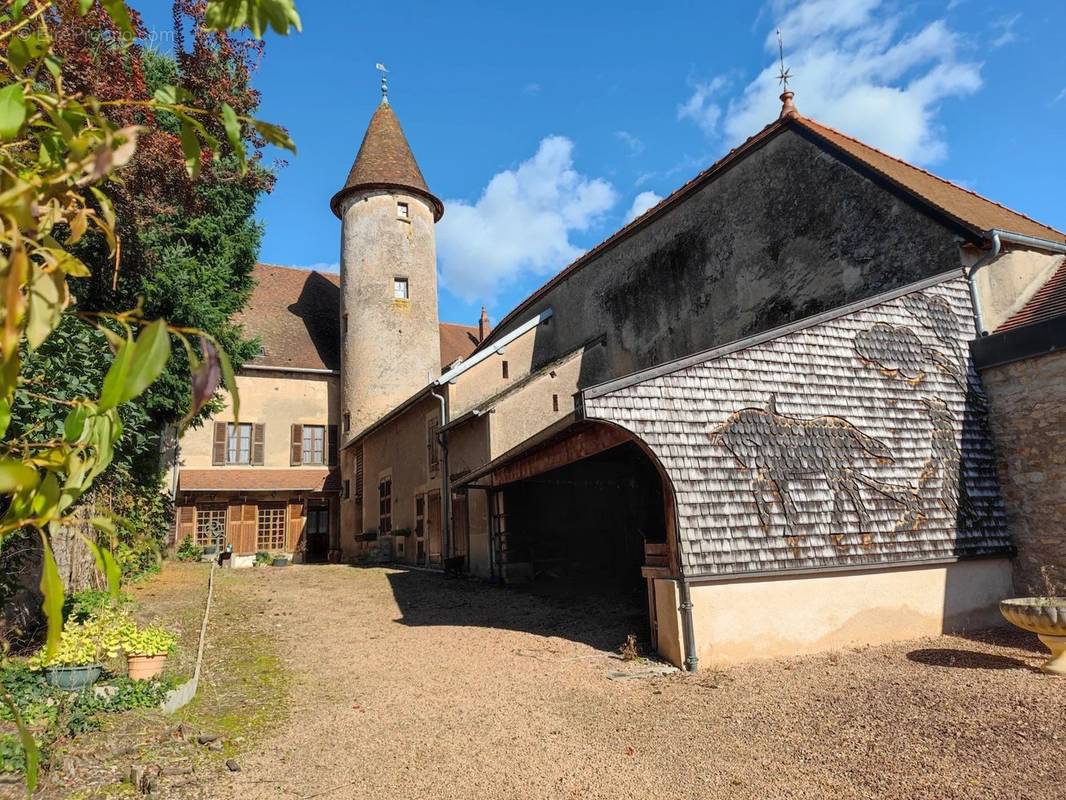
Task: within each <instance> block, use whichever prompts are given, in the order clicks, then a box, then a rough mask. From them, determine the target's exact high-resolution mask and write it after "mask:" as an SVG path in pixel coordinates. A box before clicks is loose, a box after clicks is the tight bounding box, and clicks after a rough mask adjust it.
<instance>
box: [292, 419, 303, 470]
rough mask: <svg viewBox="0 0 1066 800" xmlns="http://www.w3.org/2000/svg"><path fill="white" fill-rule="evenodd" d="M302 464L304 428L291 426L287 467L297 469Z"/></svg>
mask: <svg viewBox="0 0 1066 800" xmlns="http://www.w3.org/2000/svg"><path fill="white" fill-rule="evenodd" d="M303 463H304V426H303V425H293V426H292V441H291V443H290V446H289V466H292V467H298V466H300V465H301V464H303Z"/></svg>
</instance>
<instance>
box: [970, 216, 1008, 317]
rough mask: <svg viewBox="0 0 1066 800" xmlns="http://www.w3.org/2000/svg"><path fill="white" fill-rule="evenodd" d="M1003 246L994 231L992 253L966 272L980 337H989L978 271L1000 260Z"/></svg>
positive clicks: (996, 232)
mask: <svg viewBox="0 0 1066 800" xmlns="http://www.w3.org/2000/svg"><path fill="white" fill-rule="evenodd" d="M1002 246H1003V245H1002V242H1001V241H1000V238H999V232H998V231H992V252H991V253H989V254H988V255H987V256H985V257H984V258H982V259H980V260H979V261H978V262H977V263H976V264H974V265H973V266H972V267H970V268H969V269H968V270H966V283H967V284H968V285H969V287H970V302H971V303H972V304H973V326H974V328H975V329H976V330H977V335H978V336H988V331H986V330H985V321H984V315H983V314H982V313H981V295H980V293H979V292H978V291H977V270H979V269H981V267H983V266H985V265H986V264H990V263H991V262H992V261H994V260H995V259H996V258H998V257H999V251H1000V249H1001V248H1002Z"/></svg>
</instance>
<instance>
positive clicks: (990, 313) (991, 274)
mask: <svg viewBox="0 0 1066 800" xmlns="http://www.w3.org/2000/svg"><path fill="white" fill-rule="evenodd" d="M1062 260H1063V256H1061V255H1052V254H1049V253H1041V252H1038V251H1036V250H1020V249H1014V248H1011V249H1006V250H1004V251H1003V252H1002V253H1001V254H1000V255H999V257H998V258H997V259H996V260H995V261H992V262H990V263H988V264H986V265H985V266H983V267H981V269H979V270H978V271H977V276H976V278H975V279H974V283H975V285H976V287H977V291H978V296H979V297H980V298H981V313H982V316H983V318H984V327H985V330H988V331H994V330H995V329H996V328H998V327H999V326H1000V325H1002V324H1003V323H1004V322H1006V321H1007V319H1008V318H1009V317H1011V316H1012V315H1013V314H1014V313H1015V312H1016V311H1018V310H1019V309H1020V308H1021V307H1022V306H1024V305H1025V304H1026V303H1028V302H1029V300H1030V298H1032V296H1033V295H1034V294H1036V292H1037V291H1038V290H1039V289H1040V287H1041V286H1043V285H1044V284H1045V283H1046V282H1047V279H1048V278H1049V277H1051V275H1052V273H1054V272H1055V270H1056V269H1058V268H1059V266H1060V265H1061V264H1062Z"/></svg>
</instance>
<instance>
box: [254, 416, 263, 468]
mask: <svg viewBox="0 0 1066 800" xmlns="http://www.w3.org/2000/svg"><path fill="white" fill-rule="evenodd" d="M265 442H266V425H264V424H263V423H262V422H257V423H255V425H253V426H252V464H253V465H255V466H257V467H261V466H263V450H264V443H265Z"/></svg>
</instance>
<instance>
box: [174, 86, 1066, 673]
mask: <svg viewBox="0 0 1066 800" xmlns="http://www.w3.org/2000/svg"><path fill="white" fill-rule="evenodd" d="M782 100H783V102H784V105H783V107H782V112H781V115H780V117H779V118H778V119H777V120H774V121H773V122H771V123H770V124H769V125H767V126H766V127H765V128H764V129H763V130H761V131H759V132H758V133H756V134H755V135H754V136H752V137H751V138H750V139H748V140H747V141H746V142H744V143H743V144H742V145H740V146H739V147H737V148H736V149H734V150H733V151H731V152H730V153H729V154H727V155H726V156H725V157H724V158H723V159H721V160H720V161H718V162H717V163H715V164H713V165H712V166H710V167H709V168H708V169H706V170H705V171H703V172H701V173H700V174H699V175H697V176H695V177H694V178H693V179H692V180H690V181H689V182H688V183H686V184H685V185H684V186H682V187H681V188H679V189H678V190H677V191H675V192H674V193H673V194H671V195H670V196H668V197H667V198H665V199H664V200H663V201H662V202H660V203H659V204H658V205H657V206H655V207H654V208H652V209H650V210H649V211H647V212H646V213H645V214H643V215H642V216H640V217H638V218H637V219H635V220H634V221H632V222H631V223H629V224H628V225H626V226H625V227H623V228H622V229H621V230H619V231H618V232H617V233H615V234H614V235H612V236H611V237H610V238H608V239H607V240H606V241H604V242H603V243H601V244H599V245H597V246H596V247H594V248H592V249H591V250H590V251H588V252H587V253H585V254H584V255H582V256H581V257H580V258H578V259H577V260H576V261H575V262H574V263H572V264H570V265H569V266H567V267H565V268H564V269H562V270H561V271H560V272H559V273H558V274H556V275H555V276H554V277H552V278H551V279H550V280H549V281H548V282H547V283H546V284H545V285H544V286H542V287H540V288H539V289H537V290H536V291H535V292H533V293H532V294H531V295H530V296H529V297H527V298H526V299H525V300H523V301H522V302H521V303H519V304H518V305H517V307H515V308H514V309H512V310H511V311H510V312H508V313H507V314H506V315H504V316H503V318H502V319H501V320H500V321H499V323H498V324H497V325H496V327H495V328H493V329H491V330H489V328H488V325H487V320H486V319H484V318H483V320H482V323H481V325H480V326H479V329H478V331H477V333H476V334H474V333H473V331H471V333H470V338H471V340H472V342H473V346H472V347H470V348H469V350H468V352H464V353H462V354H460V355H459V357H458V358H456V359H451V358H446V357H445V356H444V354H443V353H442V345H443V341H444V338H443V334H442V331H443V329H442V328H440V327H439V326H438V321H437V286H436V256H435V244H434V233H433V226H434V224H435V222H436V221H438V220H439V219H440V218H441V215H442V214H443V213H444V212H445V209H444V206H443V204H442V203H441V202H440V200H439V199H437V197H436V196H435V195H433V194H432V192H430V190H429V188H428V186H427V184H426V182H425V179H424V177H423V175H422V172H421V170H420V169H419V167H418V165H417V163H416V162H415V159H414V157H413V155H412V153H411V150H410V147H409V145H408V142H407V140H406V138H405V136H404V134H403V131H402V129H401V127H400V124H399V121H398V119H397V117H396V115H395V113H394V111H393V109H392V107H391V106H390V105H389V104H388V101H387V100H385V99H383V101H382V104H381V105H380V106H379V107H378V109H377V111H376V112H375V114H374V116H373V118H372V120H371V122H370V125H369V127H368V130H367V132H366V135H365V137H364V139H363V142H362V145H361V147H360V149H359V153H358V155H357V157H356V159H355V163H354V164H353V167H352V169H351V171H350V173H349V175H348V179H347V181H346V182H345V184H344V186H343V188H342V189H341V190H340V191H339V192H338V193H337V194H336V195H335V196H334V198H333V200H332V202H331V203H330V206H331V208H332V210H333V212H334V213H335V214H336V215H337V216H338V218H339V219H340V220H341V229H342V234H341V236H342V241H341V274H340V308H339V309H337V312H336V313H337V315H338V318H339V362H340V364H339V376H337V377H336V378H335V380H336V381H337V383H338V386H339V388H337V389H336V390H335V391H336V396H337V397H338V400H337V403H338V409H337V411H338V413H339V419H340V429H339V432H338V440H337V441H338V451H339V452H338V458H339V473H338V474H337V480H338V481H339V486H338V488H339V500H338V505H339V525H338V527H337V528H336V537H335V538H333V539H331V545H330V546H331V547H332V548H334V549H335V550H336V551H338V552H339V553H340V554H341V556H342V557H344V558H345V559H348V560H353V561H357V562H358V561H379V562H382V561H387V562H396V563H400V564H409V565H412V566H425V567H436V568H441V567H445V566H446V567H449V568H451V569H454V570H458V571H465V572H468V573H470V574H472V575H475V576H478V577H481V578H484V579H488V580H493V581H500V582H504V583H515V582H523V583H532V584H533V587H534V588H537V587H542V588H543V589H544V590H545V591H562V592H566V593H568V594H570V595H572V596H577V597H596V598H599V599H605V598H606V599H607V602H608V607H610V603H614V604H615V607H617V608H618V609H619V613H621V612H622V610H623V609H632V608H633V607H636V608H639V609H640V610H641V612H640V613H641V614H642V615H643V617H644V619H645V621H646V623H647V632H648V634H649V636H650V639H651V642H652V643H653V645H654V646H655V647H656V648H657V649H658V650H659V652H660V653H662V654H663V655H664V656H665V657H667V658H668V659H670V660H671V661H673V662H674V663H677V664H682V663H683V664H685V665H686V666H687V667H689V668H696V666H697V664H699V665H711V664H721V663H727V662H730V661H735V660H738V659H743V658H748V657H752V656H770V655H779V654H793V653H801V652H812V651H817V650H821V649H826V648H831V647H838V646H842V645H851V644H861V643H875V642H882V641H887V640H891V639H896V638H904V637H911V636H917V635H925V634H931V633H940V632H942V631H946V630H958V629H965V628H967V627H974V626H980V625H987V624H989V623H991V622H994V621H995V620H996V619H998V616H997V611H996V604H997V601H998V600H999V599H1000V598H1002V597H1004V596H1006V595H1007V594H1009V593H1010V592H1011V591H1012V574H1011V558H1012V556H1013V555H1014V553H1015V542H1014V541H1012V539H1011V533H1012V530H1011V525H1010V524H1009V523H1011V522H1012V521H1013V520H1014V519H1015V517H1012V516H1011V514H1012V513H1013V512H1012V511H1011V505H1010V503H1011V502H1013V501H1012V499H1011V496H1010V493H1009V492H1008V493H1007V497H1006V499H1007V501H1008V506H1007V507H1006V509H1005V507H1004V497H1003V494H1002V493H1001V491H1000V479H999V478H998V477H997V466H996V464H997V461H996V448H995V443H994V441H993V436H992V433H991V431H992V430H996V429H997V424H998V423H996V421H995V419H993V421H992V426H991V428H990V424H989V419H988V418H989V403H990V395H989V394H986V392H985V389H984V388H983V385H982V378H981V376H980V374H979V373H978V371H977V368H976V366H975V359H976V356H971V353H970V342H971V340H973V339H974V338H975V336H976V332H979V331H981V332H983V331H986V330H996V329H997V328H1000V327H1001V326H1003V325H1004V324H1005V323H1007V322H1008V321H1009V320H1011V319H1013V318H1014V317H1015V316H1016V315H1017V314H1019V313H1020V310H1021V309H1024V308H1025V307H1027V304H1028V303H1030V302H1031V301H1032V300H1033V298H1034V297H1035V296H1036V295H1037V294H1038V293H1039V291H1040V289H1041V287H1043V286H1044V285H1045V284H1046V283H1047V281H1048V279H1049V277H1051V276H1052V275H1053V274H1056V272H1055V271H1056V270H1057V269H1059V268H1060V266H1061V263H1062V253H1063V252H1066V244H1064V243H1066V236H1064V235H1063V234H1062V233H1060V232H1059V231H1056V230H1054V229H1052V228H1050V227H1047V226H1045V225H1042V224H1040V223H1038V222H1035V221H1033V220H1031V219H1029V218H1027V217H1025V216H1023V215H1021V214H1018V213H1016V212H1013V211H1011V210H1009V209H1007V208H1004V207H1003V206H1000V205H998V204H996V203H993V202H991V201H989V200H987V199H985V198H983V197H980V196H978V195H976V194H974V193H972V192H969V191H967V190H964V189H962V188H960V187H958V186H955V185H953V184H951V183H949V182H947V181H944V180H942V179H940V178H937V177H936V176H934V175H931V174H930V173H928V172H925V171H923V170H920V169H918V168H915V167H913V166H911V165H908V164H906V163H904V162H901V161H899V160H897V159H895V158H892V157H890V156H888V155H886V154H884V153H881V152H880V151H877V150H875V149H874V148H871V147H869V146H867V145H865V144H863V143H861V142H859V141H856V140H854V139H852V138H850V137H848V136H846V135H844V134H842V133H840V132H838V131H834V130H832V129H830V128H827V127H825V126H823V125H821V124H819V123H817V122H815V121H814V120H812V119H809V118H807V117H804V116H802V115H801V114H799V112H798V111H797V110H796V108H795V106H794V105H793V104H792V96H791V93H786V94H785V95H782ZM996 335H999V334H996ZM988 338H989V339H992V338H994V337H988ZM975 353H976V351H975ZM401 354H402V357H400V356H401ZM253 391H254V390H253ZM242 402H246V401H245V400H244V396H243V394H242ZM253 402H254V401H253ZM996 402H997V401H996V397H995V396H994V394H992V395H991V403H992V408H993V409H995V406H996ZM242 416H243V411H242ZM993 416H994V415H993ZM330 419H334V418H333V417H330ZM292 421H293V422H294V421H295V420H292ZM285 424H289V422H286V423H285ZM1060 430H1061V427H1060ZM1000 469H1002V466H1001V467H1000ZM1036 471H1037V470H1035V469H1034V470H1030V472H1029V474H1030V479H1029V480H1030V481H1032V480H1033V479H1032V476H1031V473H1033V472H1036ZM1059 485H1060V486H1061V483H1060V484H1059ZM1019 502H1020V501H1019ZM179 524H180V522H179ZM1015 530H1016V526H1015ZM296 541H297V540H296V539H292V540H291V541H290V542H289V544H295V542H296Z"/></svg>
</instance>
